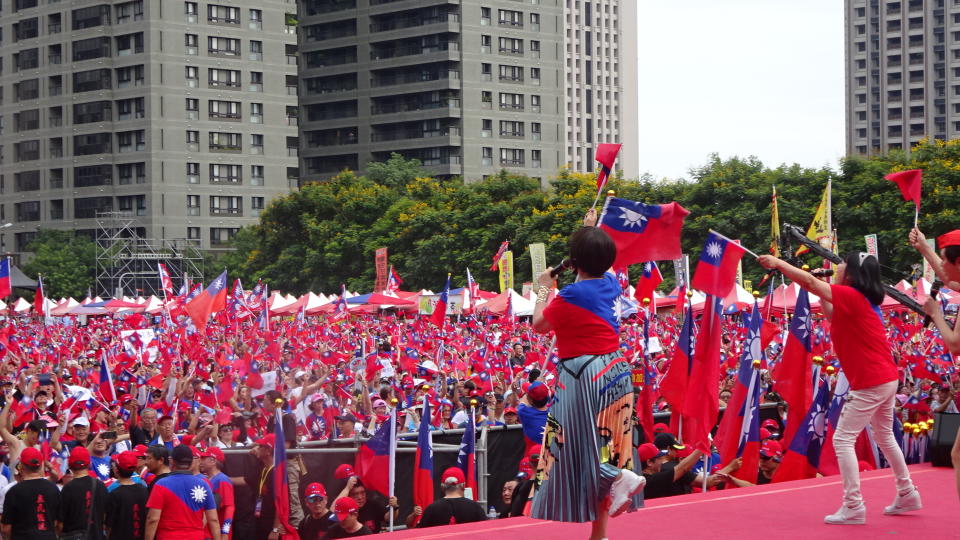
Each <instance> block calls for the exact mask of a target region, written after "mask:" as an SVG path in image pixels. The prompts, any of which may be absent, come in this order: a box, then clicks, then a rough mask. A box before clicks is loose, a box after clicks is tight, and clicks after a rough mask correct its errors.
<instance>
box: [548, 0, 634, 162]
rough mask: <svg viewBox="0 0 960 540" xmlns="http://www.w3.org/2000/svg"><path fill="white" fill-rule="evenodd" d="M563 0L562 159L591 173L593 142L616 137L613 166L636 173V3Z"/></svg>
mask: <svg viewBox="0 0 960 540" xmlns="http://www.w3.org/2000/svg"><path fill="white" fill-rule="evenodd" d="M565 1H566V5H565V7H564V22H565V30H564V49H565V60H564V63H565V64H564V72H565V78H564V82H565V88H564V93H565V95H566V110H565V114H566V142H565V156H566V159H565V162H566V163H567V164H569V165H570V167H571V168H572V169H574V170H577V171H589V172H592V171H594V169H595V167H596V163H595V161H594V158H593V150H594V148H596V146H597V143H603V142H619V143H621V144H623V149H624V150H623V151H622V152H621V154H620V157H619V158H618V159H617V164H616V167H617V168H618V169H620V170H621V171H622V172H623V174H624V176H625V177H626V178H637V177H638V176H640V164H639V162H638V160H637V156H638V152H637V151H638V150H639V148H640V146H639V144H640V142H639V137H638V129H637V84H638V82H639V81H638V78H637V76H638V73H637V37H636V36H637V33H636V24H637V2H636V1H635V0H593V1H588V0H565Z"/></svg>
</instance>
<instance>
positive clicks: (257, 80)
mask: <svg viewBox="0 0 960 540" xmlns="http://www.w3.org/2000/svg"><path fill="white" fill-rule="evenodd" d="M249 90H250V91H251V92H263V72H262V71H251V72H250V88H249Z"/></svg>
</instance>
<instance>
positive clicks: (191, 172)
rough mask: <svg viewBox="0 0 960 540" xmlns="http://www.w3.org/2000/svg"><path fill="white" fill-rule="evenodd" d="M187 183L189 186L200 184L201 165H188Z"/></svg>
mask: <svg viewBox="0 0 960 540" xmlns="http://www.w3.org/2000/svg"><path fill="white" fill-rule="evenodd" d="M187 183H188V184H199V183H200V164H199V163H187ZM198 204H199V203H198Z"/></svg>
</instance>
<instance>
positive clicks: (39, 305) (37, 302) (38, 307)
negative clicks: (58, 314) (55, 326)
mask: <svg viewBox="0 0 960 540" xmlns="http://www.w3.org/2000/svg"><path fill="white" fill-rule="evenodd" d="M33 311H34V312H35V313H36V314H37V316H38V317H43V316H44V315H46V313H45V312H44V310H43V276H39V275H38V276H37V294H36V295H34V297H33Z"/></svg>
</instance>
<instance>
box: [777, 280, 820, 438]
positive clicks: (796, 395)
mask: <svg viewBox="0 0 960 540" xmlns="http://www.w3.org/2000/svg"><path fill="white" fill-rule="evenodd" d="M811 334H812V328H811V325H810V297H809V295H808V294H807V291H806V290H805V289H800V294H798V295H797V304H796V307H795V308H794V312H793V319H792V320H791V321H790V332H789V333H788V334H787V344H786V345H785V346H784V349H783V357H782V358H781V359H780V363H779V364H778V365H777V366H776V368H774V370H773V373H771V376H772V377H773V380H774V383H773V384H774V388H775V389H776V390H777V391H778V392H779V393H780V396H781V397H782V398H783V399H784V401H786V402H787V427H786V429H785V430H784V433H783V437H781V440H782V441H784V442H785V443H787V442H789V441H791V440H793V435H794V434H795V433H796V432H797V429H798V428H799V426H800V424H802V423H803V418H804V415H806V413H807V409H808V408H809V407H810V402H811V401H812V400H813V378H812V374H811V373H812V372H811V368H812V366H813V350H812V339H811V338H812V336H811Z"/></svg>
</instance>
